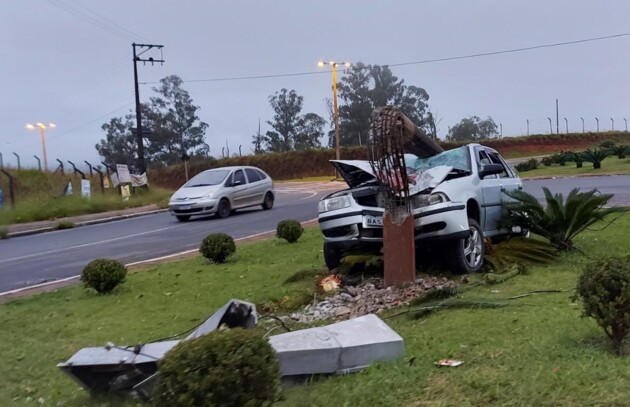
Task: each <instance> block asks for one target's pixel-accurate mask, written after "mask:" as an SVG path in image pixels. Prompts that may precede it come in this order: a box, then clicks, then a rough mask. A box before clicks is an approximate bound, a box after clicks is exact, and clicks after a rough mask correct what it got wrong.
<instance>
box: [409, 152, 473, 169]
mask: <svg viewBox="0 0 630 407" xmlns="http://www.w3.org/2000/svg"><path fill="white" fill-rule="evenodd" d="M410 164H411V165H410ZM438 165H448V166H451V167H454V168H457V169H459V170H462V171H467V172H470V171H471V167H470V154H469V152H468V147H466V146H464V147H459V148H454V149H452V150H447V151H444V152H443V153H440V154H438V155H434V156H431V157H426V158H418V159H417V160H416V161H415V162H413V163H407V166H410V167H413V168H414V169H416V170H419V171H423V170H426V169H429V168H433V167H437V166H438Z"/></svg>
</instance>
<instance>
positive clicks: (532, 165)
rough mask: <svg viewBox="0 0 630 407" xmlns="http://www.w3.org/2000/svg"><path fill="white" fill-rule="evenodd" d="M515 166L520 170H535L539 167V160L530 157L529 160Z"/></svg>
mask: <svg viewBox="0 0 630 407" xmlns="http://www.w3.org/2000/svg"><path fill="white" fill-rule="evenodd" d="M514 168H516V170H517V171H520V172H523V171H531V170H535V169H536V168H538V160H537V159H535V158H530V159H529V160H527V161H524V162H522V163H520V164H517V165H515V166H514Z"/></svg>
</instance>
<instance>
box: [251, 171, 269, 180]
mask: <svg viewBox="0 0 630 407" xmlns="http://www.w3.org/2000/svg"><path fill="white" fill-rule="evenodd" d="M254 171H256V173H257V174H258V175H259V176H260V179H267V174H265V173H264V172H262V171H260V170H254Z"/></svg>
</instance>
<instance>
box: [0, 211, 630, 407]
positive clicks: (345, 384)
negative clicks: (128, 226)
mask: <svg viewBox="0 0 630 407" xmlns="http://www.w3.org/2000/svg"><path fill="white" fill-rule="evenodd" d="M629 227H630V215H624V216H623V217H622V218H620V219H619V220H618V221H617V222H616V223H615V224H614V225H612V226H611V227H608V228H607V229H605V230H603V231H600V232H587V233H584V234H583V235H582V236H580V237H579V238H577V239H576V241H575V243H576V245H577V246H578V247H579V248H581V249H582V250H584V251H585V252H587V253H588V254H589V255H590V256H597V255H606V254H610V253H622V254H626V253H628V252H629V251H630V241H628V239H627V238H626V233H625V230H627V228H629ZM586 261H587V259H586V258H585V257H584V256H582V255H580V254H578V253H570V254H565V255H563V256H562V257H561V259H560V260H559V261H558V262H557V263H556V264H554V265H550V266H538V267H533V268H532V270H531V273H530V274H528V275H522V276H518V277H516V278H513V279H511V280H508V281H507V282H505V283H503V284H500V285H494V286H488V287H486V286H484V287H479V288H475V289H472V290H469V291H467V292H466V294H464V298H468V299H472V298H491V299H502V298H506V297H509V296H512V295H516V294H521V293H526V292H529V291H532V290H541V289H562V290H566V291H565V292H562V293H551V294H540V295H535V296H530V297H525V298H522V299H519V300H515V301H513V305H510V306H508V307H505V308H499V309H460V310H446V311H440V312H438V313H436V314H434V315H432V316H430V317H427V318H424V319H421V320H411V319H409V318H408V317H407V316H399V317H397V318H393V319H389V320H387V323H388V324H390V326H392V328H394V329H395V330H396V331H397V332H399V333H400V334H401V335H402V336H403V338H404V339H405V345H406V355H405V358H404V359H403V360H399V361H396V362H391V363H382V364H378V365H375V366H372V367H370V368H369V369H367V370H366V371H364V372H361V373H358V374H352V375H348V376H332V377H318V378H315V379H313V380H312V381H311V382H310V383H309V384H307V385H304V386H296V387H292V388H289V389H287V390H286V391H285V392H284V398H285V399H284V400H283V401H282V402H280V403H279V405H282V406H310V405H313V406H346V405H352V406H465V405H483V406H486V405H496V406H506V405H514V406H520V405H532V406H539V405H548V406H551V405H553V406H578V405H579V406H582V405H624V403H625V404H626V405H627V404H628V403H630V368H628V366H629V362H630V360H629V359H628V357H625V358H621V357H617V356H615V355H614V354H613V352H612V350H611V347H610V346H609V344H608V342H607V338H606V337H605V335H604V333H603V331H602V330H601V329H600V328H599V327H597V325H596V324H595V322H594V321H592V320H588V319H581V318H580V309H579V306H578V305H577V304H573V303H572V302H571V300H570V298H569V297H570V296H571V294H572V290H573V288H574V286H575V282H576V278H577V276H578V273H579V272H580V269H581V267H582V265H583V264H584V263H585V262H586ZM322 265H323V258H322V253H321V237H320V234H319V231H318V230H317V229H309V230H307V231H306V233H305V235H304V236H303V237H302V239H300V241H299V242H298V243H297V244H294V245H289V244H287V243H284V242H281V241H278V240H269V241H264V242H257V243H251V244H247V245H244V246H240V247H239V249H238V251H237V254H236V256H235V257H234V258H233V259H232V260H231V261H230V262H228V263H227V264H225V265H210V264H207V263H206V262H205V261H204V260H202V259H201V258H194V259H190V260H182V261H179V262H173V263H167V264H162V265H158V266H152V267H150V268H148V269H147V270H146V271H143V272H139V273H133V274H131V275H129V277H128V282H127V283H126V284H125V285H124V286H123V287H121V288H120V289H118V290H117V291H115V292H114V293H113V294H112V295H110V296H97V295H94V294H92V293H90V292H87V291H85V290H84V289H83V288H82V287H79V286H76V287H71V288H67V289H61V290H59V291H57V292H53V293H47V294H41V295H37V296H34V297H31V298H26V299H21V300H15V301H12V302H9V303H6V304H2V305H0V326H1V327H2V329H1V330H0V344H2V346H1V347H0V360H2V361H3V363H2V364H0V377H1V378H2V380H0V405H1V406H21V405H34V404H36V402H37V400H38V399H40V398H41V399H43V400H44V401H43V403H42V405H46V406H56V405H63V406H83V405H95V404H96V402H95V401H93V400H91V399H90V398H89V396H88V395H87V394H86V392H85V391H83V390H82V389H80V388H79V387H78V386H77V385H76V384H75V383H74V382H72V381H71V380H70V379H69V378H68V377H66V376H65V375H64V374H62V373H61V372H60V371H58V370H57V368H56V367H55V364H56V363H57V362H60V361H62V360H65V359H67V358H68V357H69V356H71V355H72V354H73V353H74V352H76V351H77V350H78V349H79V348H81V347H84V346H98V345H104V344H105V343H106V342H107V341H112V342H114V343H116V344H135V343H137V342H147V341H150V340H153V339H156V338H160V337H164V336H168V335H172V334H174V333H177V332H181V331H184V330H186V329H188V328H191V327H192V326H194V325H196V324H197V323H198V322H200V321H202V320H203V319H205V318H206V317H207V316H208V315H209V314H211V313H213V312H214V311H215V310H216V309H217V308H218V307H219V306H221V305H222V304H224V303H225V302H226V301H227V300H229V299H230V298H239V299H244V300H249V301H253V302H255V303H258V304H261V303H268V302H270V301H272V300H275V301H277V302H281V303H282V302H285V303H286V302H288V301H290V299H292V298H296V297H297V298H303V297H305V296H308V295H310V294H309V293H310V292H311V290H312V287H313V282H314V279H306V280H302V281H299V282H295V283H290V284H283V282H284V280H285V279H286V278H287V277H289V276H291V275H293V274H294V273H295V272H296V271H302V270H311V271H312V272H313V273H315V272H316V271H317V270H319V269H321V268H322ZM412 358H414V363H412V364H410V363H409V360H410V359H412ZM442 358H457V359H461V360H463V361H464V362H465V363H464V364H463V365H462V366H460V367H457V368H437V367H435V366H434V365H433V363H434V362H435V361H437V360H438V359H442ZM27 398H29V399H28V400H33V401H27ZM58 403H61V404H58ZM99 403H102V404H99V405H133V403H131V402H129V403H121V402H120V401H111V403H107V402H103V401H99Z"/></svg>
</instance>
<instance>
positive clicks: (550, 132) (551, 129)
mask: <svg viewBox="0 0 630 407" xmlns="http://www.w3.org/2000/svg"><path fill="white" fill-rule="evenodd" d="M547 120H549V134H553V127H552V125H551V117H547Z"/></svg>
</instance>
